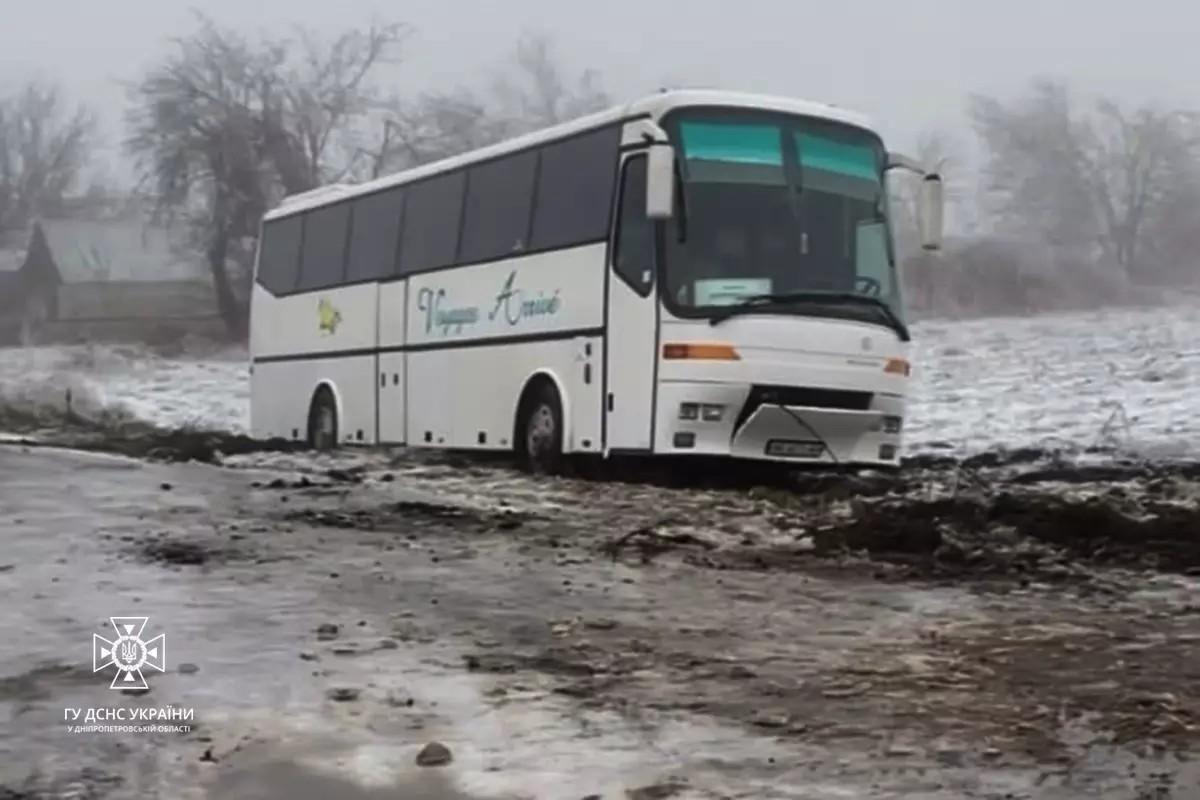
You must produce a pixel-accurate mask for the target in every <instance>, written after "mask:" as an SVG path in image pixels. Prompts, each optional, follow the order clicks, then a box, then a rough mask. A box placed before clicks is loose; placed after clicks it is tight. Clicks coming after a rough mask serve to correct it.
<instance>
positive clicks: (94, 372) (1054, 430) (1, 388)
mask: <svg viewBox="0 0 1200 800" xmlns="http://www.w3.org/2000/svg"><path fill="white" fill-rule="evenodd" d="M914 335H915V340H916V352H915V358H914V364H915V376H916V384H915V392H914V398H913V406H912V409H911V411H910V413H909V428H908V431H909V433H908V440H907V441H908V448H909V451H910V452H919V451H922V450H930V449H945V450H951V451H955V452H977V451H980V450H984V449H988V448H991V447H995V446H1006V447H1018V446H1023V445H1050V446H1066V447H1087V446H1092V445H1096V444H1109V445H1118V446H1121V447H1122V448H1129V449H1132V450H1137V451H1139V452H1143V453H1157V454H1173V455H1180V454H1184V453H1194V452H1197V451H1200V414H1197V405H1198V403H1200V401H1198V400H1197V397H1198V396H1200V392H1198V391H1197V390H1198V389H1200V307H1197V306H1181V307H1173V308H1162V309H1150V310H1137V311H1129V310H1109V311H1101V312H1093V313H1087V314H1071V315H1060V316H1053V317H1050V316H1046V317H1032V318H1009V319H988V320H978V321H972V322H961V323H960V322H939V323H923V324H918V325H917V326H916V327H915V330H914ZM68 390H69V391H70V395H71V408H72V411H73V412H74V413H76V414H78V415H82V416H85V417H93V418H100V417H107V418H115V419H130V418H132V419H139V420H144V421H147V422H153V423H157V424H162V425H167V426H193V427H203V428H211V429H217V430H226V431H233V432H243V431H245V430H246V427H247V415H248V409H249V403H248V393H249V373H248V370H247V365H246V356H245V353H244V352H238V351H230V352H223V353H215V354H213V353H209V354H205V355H193V356H187V357H180V358H163V357H159V356H155V355H153V354H151V353H149V352H147V351H145V350H141V349H139V348H136V347H130V346H92V347H67V348H31V349H25V350H19V349H17V350H0V428H2V427H3V425H4V420H5V419H6V418H8V419H12V418H15V417H17V416H20V417H25V418H26V419H27V418H28V417H29V416H31V415H33V416H37V417H39V418H41V419H43V420H44V421H45V422H46V423H48V424H53V422H54V420H56V419H58V418H61V416H62V414H63V411H64V410H65V403H66V397H67V392H68Z"/></svg>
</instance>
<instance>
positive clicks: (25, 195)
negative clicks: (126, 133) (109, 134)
mask: <svg viewBox="0 0 1200 800" xmlns="http://www.w3.org/2000/svg"><path fill="white" fill-rule="evenodd" d="M97 131H98V128H97V124H96V117H95V114H94V113H93V112H92V111H91V110H90V109H89V108H87V107H85V106H82V105H80V106H71V105H70V104H68V103H67V102H66V101H65V100H64V99H63V96H62V92H61V91H60V89H59V88H58V87H57V86H54V85H51V84H47V83H42V82H39V81H34V82H31V83H29V84H27V85H26V86H25V87H24V88H22V89H21V90H20V91H18V92H17V93H16V94H14V95H12V96H11V97H7V98H0V233H3V232H5V231H9V230H18V229H21V228H23V227H24V226H26V225H28V224H29V222H31V221H32V220H33V219H34V217H36V216H37V215H39V214H52V213H56V212H57V211H59V210H61V208H62V203H63V198H64V197H65V196H66V195H68V194H70V193H71V192H72V191H73V190H75V189H76V188H78V186H79V183H80V178H81V174H82V172H83V171H84V169H85V168H86V166H87V164H88V161H89V159H90V157H91V155H92V153H93V149H94V147H95V144H96V137H97Z"/></svg>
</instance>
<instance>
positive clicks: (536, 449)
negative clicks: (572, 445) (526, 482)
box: [516, 383, 563, 475]
mask: <svg viewBox="0 0 1200 800" xmlns="http://www.w3.org/2000/svg"><path fill="white" fill-rule="evenodd" d="M518 428H519V432H518V434H517V436H518V438H517V442H516V444H517V455H518V456H519V458H520V460H521V463H522V466H524V467H525V469H526V470H528V471H529V472H532V473H534V474H535V475H552V474H554V473H556V472H558V471H559V470H560V469H561V467H562V431H563V424H562V402H561V401H560V400H559V399H558V391H557V390H555V388H554V387H553V386H552V385H550V384H549V383H543V384H541V385H540V386H538V387H537V388H536V389H534V390H533V392H532V393H531V395H530V398H529V401H528V402H527V403H526V404H525V407H524V409H523V413H522V414H521V419H520V425H519V426H518Z"/></svg>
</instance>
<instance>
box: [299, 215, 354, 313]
mask: <svg viewBox="0 0 1200 800" xmlns="http://www.w3.org/2000/svg"><path fill="white" fill-rule="evenodd" d="M304 217H305V219H304V250H303V252H302V253H301V256H300V291H302V292H304V291H309V290H312V289H323V288H325V287H328V286H337V285H338V284H339V283H341V282H342V280H343V276H344V274H345V266H346V264H345V261H346V236H347V234H348V233H349V232H350V204H349V203H338V204H337V205H332V206H324V207H322V208H318V209H317V210H315V211H310V212H308V213H307V214H305V215H304Z"/></svg>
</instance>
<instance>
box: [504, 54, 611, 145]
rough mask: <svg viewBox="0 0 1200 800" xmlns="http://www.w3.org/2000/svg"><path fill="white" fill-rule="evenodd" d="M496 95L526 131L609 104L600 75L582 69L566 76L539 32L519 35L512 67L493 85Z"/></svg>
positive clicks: (562, 120)
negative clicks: (577, 72)
mask: <svg viewBox="0 0 1200 800" xmlns="http://www.w3.org/2000/svg"><path fill="white" fill-rule="evenodd" d="M495 92H496V94H497V96H498V97H500V98H501V101H502V102H503V103H504V105H505V110H506V112H507V116H508V117H509V118H511V119H514V120H518V121H519V122H520V124H521V125H522V126H523V127H525V128H543V127H547V126H550V125H557V124H558V123H560V122H566V121H567V120H571V119H575V118H576V117H580V116H583V115H584V114H588V113H591V112H593V111H600V110H603V109H605V108H607V107H608V106H610V105H611V104H612V101H611V99H610V98H609V96H608V93H607V92H606V91H605V90H604V88H603V86H602V84H601V80H600V74H599V73H598V72H597V71H596V70H594V69H584V70H583V71H581V72H580V73H579V74H577V75H575V76H569V75H567V74H566V73H565V71H564V69H563V66H562V62H561V61H560V60H559V58H558V53H557V50H556V48H555V46H554V42H553V40H552V39H551V38H550V37H549V35H547V34H546V33H543V32H540V31H525V32H523V33H522V34H521V36H520V38H519V39H518V40H517V45H516V48H515V50H514V52H513V56H512V63H511V65H510V66H509V68H508V69H506V70H504V71H503V72H501V74H500V75H499V76H498V77H497V79H496V81H495Z"/></svg>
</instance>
